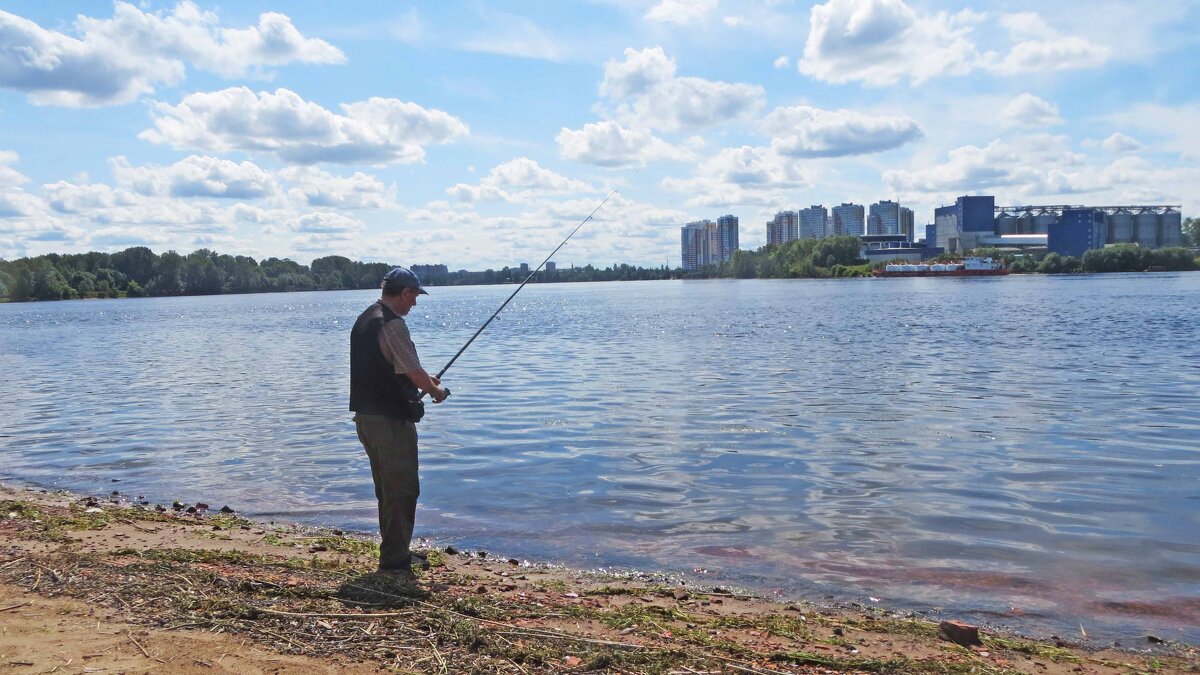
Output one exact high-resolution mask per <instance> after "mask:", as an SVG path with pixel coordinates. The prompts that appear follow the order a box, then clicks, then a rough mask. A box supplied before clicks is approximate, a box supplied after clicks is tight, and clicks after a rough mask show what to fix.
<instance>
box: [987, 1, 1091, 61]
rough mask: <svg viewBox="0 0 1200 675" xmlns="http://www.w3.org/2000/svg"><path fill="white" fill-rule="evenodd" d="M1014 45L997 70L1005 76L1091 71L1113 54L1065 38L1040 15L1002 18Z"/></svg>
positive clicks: (1076, 40) (1021, 14) (1075, 39)
mask: <svg viewBox="0 0 1200 675" xmlns="http://www.w3.org/2000/svg"><path fill="white" fill-rule="evenodd" d="M1000 23H1001V25H1003V26H1004V27H1005V28H1007V29H1008V32H1009V34H1010V36H1011V37H1012V39H1013V41H1014V44H1013V47H1012V50H1011V51H1010V52H1009V53H1008V55H1007V56H1005V57H1004V59H1003V60H1001V61H1000V62H999V63H996V64H995V65H994V66H993V67H994V69H995V70H996V71H997V72H999V73H1001V74H1004V75H1018V74H1020V73H1028V72H1042V71H1049V70H1071V69H1075V68H1092V67H1095V66H1099V65H1102V64H1103V63H1104V62H1105V61H1107V60H1108V57H1109V55H1110V54H1111V53H1112V50H1111V49H1109V48H1108V47H1107V46H1104V45H1098V44H1095V43H1093V42H1089V41H1088V40H1086V39H1084V38H1081V37H1079V36H1076V35H1063V34H1061V33H1059V32H1058V31H1056V30H1054V29H1053V28H1051V27H1050V26H1049V25H1047V24H1046V22H1045V21H1044V20H1043V19H1042V18H1041V17H1040V16H1038V15H1037V14H1033V13H1030V12H1023V13H1020V14H1009V15H1005V16H1003V17H1001V20H1000Z"/></svg>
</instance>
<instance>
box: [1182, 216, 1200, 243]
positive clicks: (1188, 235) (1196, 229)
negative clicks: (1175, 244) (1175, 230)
mask: <svg viewBox="0 0 1200 675" xmlns="http://www.w3.org/2000/svg"><path fill="white" fill-rule="evenodd" d="M1182 234H1183V245H1184V246H1200V218H1185V219H1184V221H1183V232H1182Z"/></svg>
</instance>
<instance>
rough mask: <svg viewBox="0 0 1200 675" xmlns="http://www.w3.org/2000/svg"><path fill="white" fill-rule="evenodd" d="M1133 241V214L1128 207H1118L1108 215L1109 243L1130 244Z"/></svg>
mask: <svg viewBox="0 0 1200 675" xmlns="http://www.w3.org/2000/svg"><path fill="white" fill-rule="evenodd" d="M1131 241H1133V214H1132V213H1130V212H1129V210H1128V209H1117V211H1116V212H1115V213H1112V214H1110V215H1109V216H1108V243H1110V244H1128V243H1129V242H1131Z"/></svg>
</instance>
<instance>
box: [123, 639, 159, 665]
mask: <svg viewBox="0 0 1200 675" xmlns="http://www.w3.org/2000/svg"><path fill="white" fill-rule="evenodd" d="M125 635H126V636H127V637H128V638H129V641H130V642H132V643H133V645H134V646H135V647H137V648H138V650H139V651H141V652H142V656H145V657H146V658H148V659H150V660H152V661H158V662H159V663H162V662H163V660H162V659H159V658H155V657H153V656H150V652H148V651H146V648H145V647H143V646H142V643H140V642H138V641H137V640H135V639H134V637H133V633H132V632H130V631H125Z"/></svg>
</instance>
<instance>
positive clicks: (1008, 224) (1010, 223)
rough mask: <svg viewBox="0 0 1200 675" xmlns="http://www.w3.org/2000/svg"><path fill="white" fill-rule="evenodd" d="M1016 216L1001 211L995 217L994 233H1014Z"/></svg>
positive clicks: (1015, 230) (1015, 231)
mask: <svg viewBox="0 0 1200 675" xmlns="http://www.w3.org/2000/svg"><path fill="white" fill-rule="evenodd" d="M1016 233H1017V217H1016V216H1015V215H1013V214H1011V213H1001V214H1000V215H999V216H997V217H996V234H999V235H1005V234H1016Z"/></svg>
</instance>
